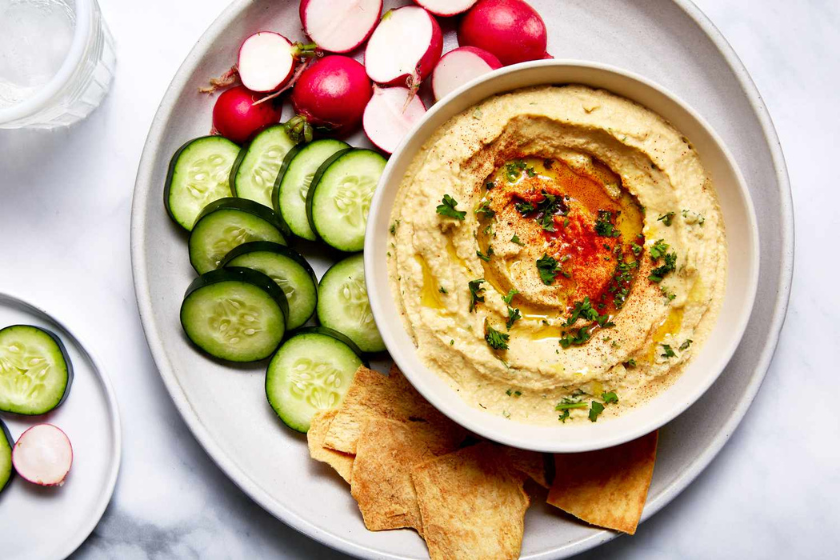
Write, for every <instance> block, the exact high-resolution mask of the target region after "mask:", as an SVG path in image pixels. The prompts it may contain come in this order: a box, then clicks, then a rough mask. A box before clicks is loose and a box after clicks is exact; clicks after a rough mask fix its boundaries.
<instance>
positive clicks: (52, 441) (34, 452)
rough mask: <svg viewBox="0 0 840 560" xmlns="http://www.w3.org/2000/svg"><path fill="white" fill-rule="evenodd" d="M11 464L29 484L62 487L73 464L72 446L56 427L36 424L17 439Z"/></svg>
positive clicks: (65, 435)
mask: <svg viewBox="0 0 840 560" xmlns="http://www.w3.org/2000/svg"><path fill="white" fill-rule="evenodd" d="M12 463H13V464H14V466H15V471H17V473H18V474H19V475H20V476H21V477H22V478H24V479H25V480H27V481H29V482H31V483H32V484H37V485H39V486H61V485H62V484H64V479H65V478H66V477H67V473H68V472H70V466H71V465H72V464H73V446H72V445H70V440H69V439H68V438H67V434H65V433H64V432H62V431H61V430H60V429H59V428H57V427H55V426H53V425H52V424H36V425H35V426H32V427H31V428H29V429H28V430H26V431H25V432H23V434H21V436H20V437H19V438H18V440H17V443H16V444H15V448H14V450H13V451H12Z"/></svg>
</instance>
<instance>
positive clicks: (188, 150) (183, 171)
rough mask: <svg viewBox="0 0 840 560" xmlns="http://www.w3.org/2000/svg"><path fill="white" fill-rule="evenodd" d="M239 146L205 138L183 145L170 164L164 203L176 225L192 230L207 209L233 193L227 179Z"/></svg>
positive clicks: (215, 137)
mask: <svg viewBox="0 0 840 560" xmlns="http://www.w3.org/2000/svg"><path fill="white" fill-rule="evenodd" d="M238 154H239V146H237V145H236V144H234V143H233V142H231V141H230V140H228V139H227V138H224V137H222V136H202V137H201V138H196V139H195V140H190V141H189V142H187V143H186V144H184V145H183V146H181V147H180V148H179V149H178V151H177V152H175V155H174V156H172V160H171V161H170V162H169V172H168V173H167V175H166V186H165V187H164V189H163V203H164V205H165V206H166V211H167V212H168V213H169V217H171V218H172V219H173V220H174V221H175V223H177V224H178V225H180V226H181V227H183V228H184V229H185V230H187V231H190V230H192V228H193V224H195V222H196V219H197V218H198V215H199V214H200V213H201V211H202V210H203V209H204V207H205V206H207V205H208V204H210V203H211V202H213V201H214V200H218V199H220V198H223V197H226V196H230V195H231V194H232V191H231V188H230V184H229V183H228V179H229V177H230V170H231V168H232V167H233V162H234V161H235V160H236V157H237V155H238Z"/></svg>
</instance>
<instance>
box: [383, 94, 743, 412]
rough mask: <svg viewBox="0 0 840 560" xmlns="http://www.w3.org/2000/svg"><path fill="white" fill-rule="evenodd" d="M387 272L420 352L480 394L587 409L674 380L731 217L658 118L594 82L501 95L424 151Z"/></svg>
mask: <svg viewBox="0 0 840 560" xmlns="http://www.w3.org/2000/svg"><path fill="white" fill-rule="evenodd" d="M391 222H392V226H391V233H390V235H391V237H392V239H391V243H390V252H389V257H388V258H389V278H390V283H391V289H392V292H393V294H394V297H395V298H396V300H397V303H398V308H399V309H400V311H401V313H402V316H403V319H404V324H405V326H406V329H407V330H408V332H409V333H410V335H411V336H412V338H413V340H414V342H415V344H416V346H417V351H418V352H419V355H420V357H421V359H422V360H423V361H424V363H425V364H426V365H427V366H428V367H429V368H430V369H432V370H433V371H435V372H436V373H437V374H438V375H440V376H442V377H443V378H444V379H446V380H448V381H449V383H450V384H451V385H452V386H453V387H454V388H455V389H456V390H457V391H458V392H459V394H460V395H461V396H462V398H464V399H465V400H466V401H467V402H469V403H470V404H471V405H472V406H475V407H480V408H482V409H485V410H487V411H488V412H490V413H493V414H498V415H503V416H505V417H508V418H511V419H512V420H517V421H520V422H525V423H531V424H556V423H557V422H558V420H560V421H562V422H564V423H566V422H588V421H596V420H599V419H605V418H609V417H610V416H615V415H618V414H620V413H621V412H622V411H625V410H627V409H628V408H630V407H633V406H636V405H638V404H639V403H641V402H643V401H644V400H645V399H647V398H649V397H650V396H652V395H654V394H656V393H657V392H658V391H660V390H661V389H662V388H663V387H665V386H667V385H668V384H669V383H670V382H671V381H673V379H675V378H676V376H677V375H678V374H679V372H680V371H682V370H683V368H684V367H685V365H686V364H687V363H688V362H689V361H690V360H691V357H692V354H694V353H695V352H697V350H698V348H699V347H700V346H701V345H702V344H703V342H704V340H705V339H706V338H707V336H708V334H709V332H710V330H711V328H712V326H713V324H714V321H715V319H716V316H717V313H718V311H719V308H720V304H721V301H722V299H723V295H724V291H725V280H726V262H727V249H726V238H725V233H724V224H723V219H722V216H721V214H720V209H719V207H718V202H717V196H716V194H715V191H714V188H713V186H712V184H711V181H710V179H709V176H708V175H707V173H706V171H705V170H704V169H703V166H702V164H701V162H700V159H699V158H698V156H697V154H696V153H695V151H694V149H693V148H692V147H691V145H690V144H689V142H688V140H687V139H686V138H684V137H683V136H682V135H681V134H680V133H679V132H678V131H677V130H676V129H674V128H673V127H672V126H671V125H670V124H669V123H668V122H667V121H665V120H664V119H663V118H662V117H660V116H659V115H657V114H655V113H653V112H651V111H650V110H648V109H645V108H644V107H641V106H640V105H637V104H635V103H633V102H631V101H629V100H627V99H624V98H622V97H618V96H616V95H614V94H612V93H609V92H607V91H603V90H594V89H590V88H587V87H583V86H576V85H570V86H562V87H555V86H552V87H538V88H528V89H522V90H518V91H515V92H512V93H507V94H504V95H500V96H496V97H492V98H490V99H487V100H485V101H484V102H482V103H481V104H480V105H478V106H476V107H473V108H471V109H469V110H467V111H465V112H463V113H461V114H459V115H457V116H455V117H453V118H452V119H450V120H449V121H448V122H447V123H446V124H445V125H444V126H442V127H441V128H440V129H439V130H438V131H437V132H436V133H435V134H434V135H433V136H432V138H430V139H429V141H428V142H426V144H425V145H424V146H423V148H422V149H421V150H420V151H419V152H418V154H417V155H416V156H415V158H414V160H413V162H412V164H411V165H410V167H409V170H408V172H407V173H406V175H405V177H404V178H403V180H402V183H401V185H400V189H399V192H398V195H397V199H396V201H395V204H394V207H393V210H392V216H391Z"/></svg>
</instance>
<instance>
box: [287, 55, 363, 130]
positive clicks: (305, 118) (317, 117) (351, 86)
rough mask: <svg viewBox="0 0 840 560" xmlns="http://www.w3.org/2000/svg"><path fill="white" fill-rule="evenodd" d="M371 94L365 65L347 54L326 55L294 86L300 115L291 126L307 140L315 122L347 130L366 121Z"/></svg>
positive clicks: (293, 101) (304, 73)
mask: <svg viewBox="0 0 840 560" xmlns="http://www.w3.org/2000/svg"><path fill="white" fill-rule="evenodd" d="M371 95H372V91H371V83H370V80H369V79H368V77H367V74H366V73H365V67H364V66H362V65H361V64H360V63H359V62H357V61H355V60H353V59H352V58H350V57H347V56H341V55H332V56H326V57H324V58H322V59H320V60H318V61H316V62H314V63H313V64H312V65H311V66H309V68H307V69H306V70H304V71H303V73H302V74H301V75H300V77H299V78H298V79H297V82H296V83H295V87H294V89H293V90H292V105H294V108H295V112H296V113H297V116H296V117H294V118H293V119H292V120H290V121H289V123H288V125H287V127H288V128H287V129H288V130H289V132H290V134H291V135H292V137H293V138H298V139H301V138H302V139H307V140H311V139H312V132H311V127H313V126H314V127H319V128H325V129H327V130H329V131H330V132H332V133H333V134H337V135H343V134H346V133H348V132H350V131H352V130H353V129H354V128H356V127H357V126H359V124H360V123H361V122H362V114H363V113H364V112H365V106H366V105H367V103H368V101H369V100H370V96H371ZM301 134H302V135H303V136H301Z"/></svg>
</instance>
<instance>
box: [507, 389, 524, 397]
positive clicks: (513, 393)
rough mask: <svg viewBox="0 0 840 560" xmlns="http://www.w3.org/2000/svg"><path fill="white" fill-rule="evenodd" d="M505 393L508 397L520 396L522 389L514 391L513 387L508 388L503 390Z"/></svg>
mask: <svg viewBox="0 0 840 560" xmlns="http://www.w3.org/2000/svg"><path fill="white" fill-rule="evenodd" d="M505 394H506V395H507V396H509V397H521V396H522V391H514V390H513V389H508V390H507V391H505Z"/></svg>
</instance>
